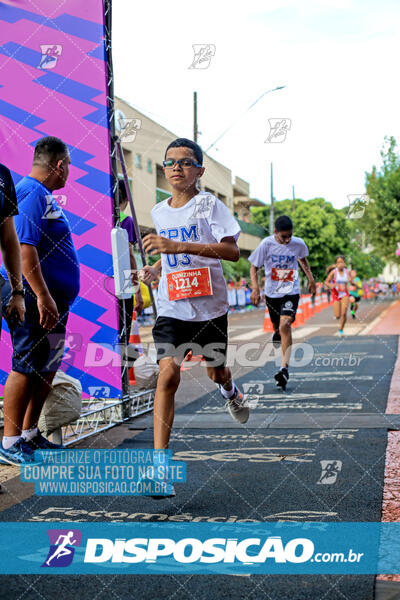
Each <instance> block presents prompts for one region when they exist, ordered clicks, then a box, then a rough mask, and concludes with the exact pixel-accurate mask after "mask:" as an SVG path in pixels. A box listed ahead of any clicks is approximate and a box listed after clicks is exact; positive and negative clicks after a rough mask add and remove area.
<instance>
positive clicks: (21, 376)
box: [0, 137, 79, 464]
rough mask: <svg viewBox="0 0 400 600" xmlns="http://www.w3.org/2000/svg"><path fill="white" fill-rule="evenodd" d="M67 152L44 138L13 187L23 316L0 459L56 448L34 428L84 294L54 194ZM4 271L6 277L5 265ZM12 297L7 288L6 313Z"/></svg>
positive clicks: (27, 458) (25, 458) (13, 323)
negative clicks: (76, 303) (71, 318)
mask: <svg viewBox="0 0 400 600" xmlns="http://www.w3.org/2000/svg"><path fill="white" fill-rule="evenodd" d="M70 162H71V160H70V156H69V152H68V148H67V146H66V144H65V143H64V142H62V141H61V140H60V139H58V138H55V137H45V138H42V139H40V140H39V141H38V142H37V144H36V147H35V152H34V157H33V165H32V171H31V173H30V174H29V175H28V176H26V177H24V178H23V179H22V180H21V181H20V182H19V183H18V184H17V186H16V193H17V199H18V211H19V214H18V215H17V216H16V217H15V228H16V231H17V235H18V238H19V242H20V245H21V258H22V273H23V282H24V286H25V292H26V294H25V304H26V313H25V320H24V321H23V322H22V323H21V322H20V321H18V320H16V319H14V320H10V319H9V318H8V316H7V315H5V317H6V320H7V323H8V326H9V329H10V333H11V337H12V343H13V357H12V371H11V372H10V374H9V376H8V379H7V381H6V384H5V387H4V437H3V440H2V444H1V445H0V462H5V463H9V464H21V463H26V462H31V461H32V460H33V452H34V450H36V449H50V448H57V447H59V446H57V445H56V444H52V443H51V442H49V441H48V440H46V439H45V438H44V437H43V436H42V435H41V433H40V432H39V431H38V429H37V422H38V420H39V416H40V412H41V410H42V407H43V403H44V401H45V399H46V397H47V395H48V393H49V391H50V389H51V383H52V381H53V377H54V375H55V372H56V371H57V369H58V367H59V365H60V363H61V359H62V357H63V352H64V340H65V327H66V323H67V319H68V313H69V306H70V305H71V304H72V303H73V301H74V300H75V298H76V296H77V295H78V292H79V262H78V257H77V254H76V250H75V247H74V244H73V241H72V235H71V229H70V226H69V224H68V221H67V219H66V217H65V215H64V213H63V211H62V209H61V207H60V206H58V204H57V202H56V200H55V198H54V196H53V195H52V192H53V191H54V190H58V189H61V188H63V187H64V186H65V184H66V181H67V179H68V174H69V165H70ZM0 272H1V275H2V276H3V277H4V278H5V279H8V278H7V272H6V270H5V269H4V267H2V268H1V270H0ZM10 295H11V286H10V282H9V281H6V283H5V285H4V286H3V288H2V300H3V311H4V307H5V306H7V304H8V302H9V298H10Z"/></svg>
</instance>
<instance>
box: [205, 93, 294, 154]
mask: <svg viewBox="0 0 400 600" xmlns="http://www.w3.org/2000/svg"><path fill="white" fill-rule="evenodd" d="M285 87H286V85H278V87H275V88H273V89H272V90H267V91H266V92H264V93H263V94H261V96H260V97H259V98H257V100H256V101H255V102H253V104H250V106H249V108H247V109H246V110H245V111H244V112H243V113H242V114H241V115H240V116H239V117H238V118H237V119H236V121H234V122H233V123H232V124H231V125H229V127H227V128H226V129H225V130H224V131H223V132H222V133H221V134H220V135H219V136H218V137H217V139H216V140H214V141H213V143H212V144H211V145H210V146H208V148H207V149H206V150H205V152H208V151H209V150H211V148H212V147H213V146H215V144H216V143H217V142H219V140H220V139H221V138H222V137H223V136H224V135H225V134H226V133H228V131H229V130H230V129H232V127H233V126H234V125H236V123H237V122H238V121H239V120H240V119H241V118H242V117H244V115H245V114H246V113H248V112H249V110H251V109H252V108H253V106H255V105H256V104H257V102H259V101H260V100H261V98H264V96H265V95H266V94H270V93H271V92H276V91H277V90H283V88H285Z"/></svg>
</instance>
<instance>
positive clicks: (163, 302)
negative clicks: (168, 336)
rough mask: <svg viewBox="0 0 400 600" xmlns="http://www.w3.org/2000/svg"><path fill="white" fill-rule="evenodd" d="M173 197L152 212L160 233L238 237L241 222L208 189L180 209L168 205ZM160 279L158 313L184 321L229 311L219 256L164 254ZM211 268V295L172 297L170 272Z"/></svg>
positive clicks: (178, 237) (197, 238) (203, 240)
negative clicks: (169, 288) (169, 290)
mask: <svg viewBox="0 0 400 600" xmlns="http://www.w3.org/2000/svg"><path fill="white" fill-rule="evenodd" d="M170 199H171V198H167V199H166V200H163V202H160V203H159V204H156V206H154V207H153V209H152V211H151V217H152V219H153V222H154V225H155V228H156V231H157V233H158V235H162V236H163V237H167V238H169V239H171V240H174V241H177V242H178V241H180V242H189V243H196V242H198V243H199V244H215V243H217V242H220V241H221V240H222V239H223V238H226V237H233V238H235V240H237V239H238V237H239V235H240V232H241V229H240V227H239V224H238V222H237V221H236V219H235V218H234V216H233V215H232V213H230V212H229V210H228V209H227V207H226V206H225V204H224V203H223V202H221V200H219V199H218V198H216V197H215V196H213V195H212V194H210V193H209V192H200V193H199V194H197V195H196V196H194V197H193V198H192V199H191V200H189V202H187V203H186V204H185V205H184V206H181V207H180V208H172V207H171V206H170V205H169V201H170ZM161 267H162V270H161V279H160V285H159V287H158V301H157V313H158V315H159V316H160V317H172V318H174V319H180V320H182V321H208V320H209V319H215V318H216V317H220V316H222V315H224V314H225V313H227V312H228V308H229V304H228V294H227V288H226V282H225V278H224V275H223V272H222V266H221V262H220V260H219V259H218V258H215V259H214V258H208V257H205V256H196V255H194V254H164V253H162V254H161ZM201 267H209V268H210V276H211V284H212V295H210V296H201V297H198V298H183V299H180V300H170V299H169V297H168V285H167V274H168V273H173V272H176V271H183V270H193V269H196V268H197V269H198V268H201Z"/></svg>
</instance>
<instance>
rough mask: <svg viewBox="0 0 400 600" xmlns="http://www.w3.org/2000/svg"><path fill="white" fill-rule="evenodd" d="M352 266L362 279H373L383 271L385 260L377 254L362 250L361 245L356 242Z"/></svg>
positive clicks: (352, 252) (352, 251) (352, 254)
mask: <svg viewBox="0 0 400 600" xmlns="http://www.w3.org/2000/svg"><path fill="white" fill-rule="evenodd" d="M351 266H352V268H353V269H355V270H356V271H357V275H358V276H359V277H360V278H361V279H371V277H377V276H378V275H379V274H380V273H382V271H383V269H384V267H385V261H384V260H383V259H382V258H380V257H379V256H377V255H376V254H367V253H366V252H361V250H360V248H359V246H358V245H357V244H354V245H353V247H352V250H351Z"/></svg>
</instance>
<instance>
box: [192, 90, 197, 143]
mask: <svg viewBox="0 0 400 600" xmlns="http://www.w3.org/2000/svg"><path fill="white" fill-rule="evenodd" d="M197 135H198V129H197V92H193V141H194V142H196V143H197Z"/></svg>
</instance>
